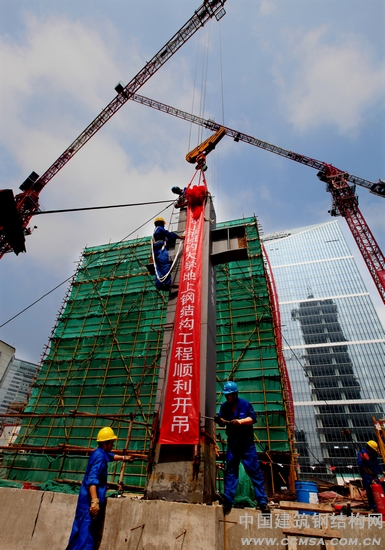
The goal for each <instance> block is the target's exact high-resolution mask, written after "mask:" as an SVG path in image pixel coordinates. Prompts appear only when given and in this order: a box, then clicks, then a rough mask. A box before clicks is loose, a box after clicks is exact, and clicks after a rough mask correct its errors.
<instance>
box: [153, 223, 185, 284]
mask: <svg viewBox="0 0 385 550" xmlns="http://www.w3.org/2000/svg"><path fill="white" fill-rule="evenodd" d="M165 223H166V222H165V220H164V219H163V218H156V219H155V220H154V225H155V229H154V234H153V244H152V246H153V251H154V261H155V266H156V271H155V286H156V288H157V289H158V290H169V289H170V288H171V287H172V286H173V285H172V280H171V272H170V271H171V265H172V262H171V261H170V258H169V254H168V251H169V248H170V246H173V245H174V244H175V241H176V239H184V237H182V236H179V235H178V234H177V233H173V232H171V231H167V229H165V227H164V226H165Z"/></svg>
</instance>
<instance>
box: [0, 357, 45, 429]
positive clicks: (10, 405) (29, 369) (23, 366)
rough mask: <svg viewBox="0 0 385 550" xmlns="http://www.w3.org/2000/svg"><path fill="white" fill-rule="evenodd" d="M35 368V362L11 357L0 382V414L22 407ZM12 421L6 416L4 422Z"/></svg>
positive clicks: (26, 397) (18, 409)
mask: <svg viewBox="0 0 385 550" xmlns="http://www.w3.org/2000/svg"><path fill="white" fill-rule="evenodd" d="M37 369H38V365H36V364H35V363H29V362H28V361H22V360H21V359H16V358H15V357H13V359H12V361H10V363H9V365H8V368H7V370H6V372H5V373H4V376H3V378H2V380H1V383H0V414H3V413H6V412H7V411H9V412H20V411H22V410H23V409H24V407H25V406H26V404H27V401H28V394H29V391H30V389H31V385H32V382H33V380H34V378H35V376H36V372H37ZM14 421H17V419H15V420H14ZM14 421H13V419H12V418H7V422H6V423H7V424H13V423H14Z"/></svg>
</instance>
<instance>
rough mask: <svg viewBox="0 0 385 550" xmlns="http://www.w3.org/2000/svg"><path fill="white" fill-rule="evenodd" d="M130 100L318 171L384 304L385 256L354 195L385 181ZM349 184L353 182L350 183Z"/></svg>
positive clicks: (376, 190) (379, 191)
mask: <svg viewBox="0 0 385 550" xmlns="http://www.w3.org/2000/svg"><path fill="white" fill-rule="evenodd" d="M131 99H132V100H133V101H136V102H137V103H141V104H142V105H147V106H148V107H152V108H153V109H157V110H158V111H163V112H164V113H168V114H170V115H173V116H176V117H178V118H182V119H184V120H187V121H189V122H192V123H194V124H197V125H199V126H203V127H205V128H207V129H208V130H212V131H215V132H218V131H219V130H222V132H221V137H222V135H228V136H230V137H232V138H234V141H244V142H245V143H249V144H250V145H254V146H255V147H259V148H261V149H265V150H266V151H270V152H271V153H275V154H277V155H280V156H282V157H285V158H288V159H290V160H293V161H295V162H299V163H300V164H304V165H306V166H310V167H311V168H315V169H316V170H318V174H317V176H318V178H319V179H320V180H321V181H323V182H325V183H326V190H327V191H328V192H329V193H331V195H332V197H333V206H332V209H331V210H330V211H329V213H330V214H331V215H332V216H343V217H344V218H345V220H346V222H347V224H348V226H349V228H350V231H351V232H352V235H353V237H354V240H355V241H356V243H357V246H358V248H359V250H360V252H361V254H362V257H363V259H364V261H365V263H366V265H367V267H368V270H369V272H370V274H371V276H372V278H373V281H374V284H375V285H376V287H377V290H378V292H379V294H380V296H381V298H382V301H383V302H384V303H385V257H384V254H383V253H382V251H381V249H380V247H379V246H378V244H377V242H376V239H375V238H374V236H373V233H372V232H371V230H370V228H369V226H368V224H367V223H366V221H365V218H364V216H363V215H362V213H361V211H360V209H359V208H358V198H357V196H356V194H355V186H356V185H359V186H361V187H365V188H366V189H369V190H370V192H371V193H373V194H375V195H378V196H380V197H385V182H384V181H382V180H378V182H371V181H368V180H365V179H363V178H360V177H358V176H353V175H352V174H348V173H347V172H344V171H343V170H340V169H339V168H336V167H334V166H332V165H331V164H327V163H326V162H322V161H319V160H316V159H312V158H310V157H306V156H305V155H300V154H298V153H293V152H292V151H288V150H286V149H282V148H281V147H278V146H276V145H271V144H270V143H267V142H266V141H262V140H260V139H257V138H255V137H252V136H248V135H247V134H243V133H242V132H238V131H237V130H232V129H231V128H227V127H225V126H222V125H221V124H218V123H217V122H214V121H213V120H210V119H204V118H201V117H198V116H196V115H192V114H190V113H186V112H185V111H181V110H180V109H175V108H174V107H170V105H166V104H164V103H160V102H159V101H154V100H153V99H149V98H147V97H144V96H140V95H137V94H134V95H133V96H132V97H131ZM349 183H350V184H352V185H349Z"/></svg>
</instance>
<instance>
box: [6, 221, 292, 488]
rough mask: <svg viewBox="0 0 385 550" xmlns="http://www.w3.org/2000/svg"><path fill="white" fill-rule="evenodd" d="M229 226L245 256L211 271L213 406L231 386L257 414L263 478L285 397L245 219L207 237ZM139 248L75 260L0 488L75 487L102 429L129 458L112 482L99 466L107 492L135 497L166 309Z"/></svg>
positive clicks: (93, 252) (286, 449)
mask: <svg viewBox="0 0 385 550" xmlns="http://www.w3.org/2000/svg"><path fill="white" fill-rule="evenodd" d="M231 225H244V226H245V230H246V244H247V248H248V256H249V257H248V259H247V260H242V261H238V262H231V263H228V264H226V265H223V266H218V267H217V268H216V271H217V381H218V383H217V391H218V403H220V402H221V401H222V397H221V393H220V392H221V388H222V386H223V383H224V382H225V381H226V380H228V379H233V380H234V381H236V382H237V384H238V386H239V388H240V395H241V396H242V397H244V398H245V399H248V400H249V401H251V402H252V404H253V405H254V408H255V410H256V411H257V412H258V413H259V416H258V422H257V424H256V426H255V437H256V444H257V451H258V452H259V453H262V455H261V456H262V457H265V458H266V457H267V463H268V468H270V473H271V472H272V468H273V462H274V457H276V456H279V457H281V455H282V453H283V455H285V456H286V458H285V459H282V457H281V458H280V459H279V460H281V462H282V461H286V463H288V462H289V461H290V451H291V443H290V441H291V437H290V433H289V431H290V430H289V429H288V421H287V411H286V406H285V403H286V398H287V396H285V391H284V386H283V384H282V372H281V368H280V365H279V361H278V354H277V345H276V340H275V333H274V323H273V316H272V308H271V301H270V297H269V289H268V285H267V281H266V273H265V267H264V262H263V257H262V254H261V244H260V240H259V234H258V226H257V221H256V219H255V218H254V217H253V218H247V219H243V220H234V221H232V222H226V223H223V224H218V225H217V227H228V226H231ZM150 240H151V239H150V238H149V237H146V238H142V239H136V240H131V241H127V242H120V243H116V244H111V245H104V246H97V247H92V248H87V249H85V250H84V252H83V256H82V261H81V263H80V265H79V268H78V270H77V272H76V274H75V277H74V280H73V282H72V284H71V288H70V290H69V294H68V296H67V298H66V300H65V303H64V305H63V309H62V311H61V312H60V314H59V317H58V321H57V324H56V327H55V328H54V331H53V333H52V337H51V339H50V342H49V347H48V350H47V353H46V355H45V357H44V359H43V361H42V365H41V368H40V371H39V373H38V376H37V379H36V381H35V383H34V384H33V388H32V393H31V397H30V400H29V402H28V406H27V408H26V409H25V411H24V414H25V416H24V417H23V419H22V424H21V429H20V432H19V435H18V438H17V440H16V443H15V445H14V446H13V447H12V448H10V449H9V450H3V451H2V453H1V458H2V460H1V463H0V480H3V483H4V484H6V483H9V482H11V481H14V482H24V483H36V484H43V485H42V487H44V488H45V489H47V490H57V486H58V485H59V486H63V485H64V484H65V485H66V487H67V489H66V490H69V489H70V488H71V487H75V488H76V486H77V484H78V483H79V482H80V481H81V479H82V477H83V474H84V470H85V467H86V463H87V460H88V455H89V449H92V448H94V447H95V439H96V435H97V433H98V431H99V430H100V428H102V427H104V426H111V427H112V428H113V429H114V431H115V433H116V435H117V436H118V439H117V444H116V449H117V450H120V451H122V452H123V451H127V450H129V452H130V454H131V455H132V456H133V458H134V460H133V462H131V463H128V464H125V466H124V472H123V471H122V464H121V463H120V462H115V463H111V464H110V466H109V468H110V470H109V474H110V476H109V481H110V483H111V487H112V488H114V487H115V488H117V487H118V483H119V481H121V480H122V479H123V483H124V486H125V489H126V490H130V491H134V492H143V490H144V487H145V483H146V466H147V462H148V459H147V457H148V452H149V450H150V446H151V442H152V435H153V430H152V423H153V416H154V412H155V398H156V391H157V381H158V368H159V359H160V355H161V351H162V342H163V331H164V326H163V325H164V321H165V316H166V310H167V300H168V295H167V293H164V292H159V291H158V290H156V288H155V285H154V279H153V276H152V275H150V273H149V271H148V269H147V264H148V262H149V258H150ZM217 435H218V444H219V448H220V449H221V448H222V450H223V449H224V446H225V437H226V436H225V433H224V431H223V430H219V429H218V431H217ZM266 453H267V454H266ZM271 453H273V454H271ZM274 453H276V454H274ZM277 453H278V454H277ZM272 456H273V458H272ZM219 470H220V468H219ZM285 475H286V476H287V475H288V474H287V472H286V473H285ZM218 479H219V483H220V481H221V476H219V478H218ZM63 490H64V489H63Z"/></svg>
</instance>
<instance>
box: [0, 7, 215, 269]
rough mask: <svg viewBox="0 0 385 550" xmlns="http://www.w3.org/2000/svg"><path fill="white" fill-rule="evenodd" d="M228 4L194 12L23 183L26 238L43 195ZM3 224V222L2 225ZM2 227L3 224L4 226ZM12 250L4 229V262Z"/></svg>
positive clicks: (0, 230) (0, 231)
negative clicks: (44, 167) (60, 150)
mask: <svg viewBox="0 0 385 550" xmlns="http://www.w3.org/2000/svg"><path fill="white" fill-rule="evenodd" d="M225 2H226V0H204V2H203V4H202V5H201V6H200V7H199V8H198V9H197V10H196V11H195V12H194V15H193V16H192V17H191V18H190V19H189V20H188V21H187V23H185V25H184V26H183V27H182V28H181V29H180V30H179V31H178V32H177V33H176V34H175V35H174V36H173V37H172V38H171V39H170V40H169V41H168V42H167V44H166V45H165V46H163V48H161V49H160V50H159V52H158V53H157V54H156V55H155V56H154V57H153V58H152V59H151V61H148V62H147V63H146V65H145V66H144V67H143V68H142V69H141V70H140V71H139V72H138V74H137V75H136V76H134V78H133V79H132V80H131V81H130V82H129V83H128V84H127V85H126V86H123V85H122V84H118V86H117V87H116V88H115V89H116V91H117V92H118V93H117V95H116V96H115V97H114V99H113V100H112V101H111V102H110V103H109V104H108V105H107V107H105V108H104V109H103V111H102V112H101V113H100V114H99V115H98V116H97V117H96V118H95V119H94V120H93V121H92V122H91V124H89V125H88V126H87V128H86V129H85V130H84V131H83V132H82V133H81V134H80V135H79V136H78V137H77V138H76V139H75V141H73V142H72V143H71V145H70V146H69V147H68V148H67V149H66V150H65V151H64V153H62V154H61V155H60V157H59V158H58V159H57V160H56V161H55V162H54V163H53V164H52V165H51V166H50V167H49V168H48V170H47V171H46V172H45V173H44V174H43V175H42V176H40V177H39V176H38V175H37V174H36V172H32V173H31V174H30V176H29V177H28V178H27V179H26V180H25V181H24V183H22V185H21V186H20V189H21V190H22V193H19V194H18V195H16V196H15V203H16V208H17V212H18V215H19V218H20V220H19V221H20V223H21V226H22V228H23V229H24V232H25V234H28V233H30V230H29V229H28V224H29V222H30V220H31V218H32V216H33V215H34V213H35V212H37V210H38V209H39V194H40V192H41V191H42V189H43V188H44V187H45V186H46V185H47V183H48V182H49V181H50V180H51V179H52V178H53V177H54V176H55V175H56V174H57V173H58V172H59V170H61V169H62V168H63V166H65V165H66V164H67V162H68V161H69V160H71V158H72V157H73V156H74V155H75V154H76V153H77V152H78V151H79V149H81V148H82V147H83V145H85V144H86V143H87V141H88V140H90V139H91V138H92V137H93V136H94V135H95V134H96V132H97V131H98V130H100V128H102V126H104V124H106V122H108V121H109V120H110V118H111V117H112V116H113V115H114V114H115V113H116V112H117V111H118V110H119V109H120V108H121V107H122V106H123V105H124V104H125V103H126V102H127V101H128V100H129V99H131V97H132V96H133V95H134V94H135V92H137V91H138V90H139V88H141V86H143V84H144V83H145V82H147V80H149V79H150V78H151V77H152V75H153V74H155V73H156V72H157V71H158V70H159V69H160V67H162V65H164V64H165V63H166V61H168V60H169V59H170V57H172V56H173V55H174V53H175V52H177V51H178V50H179V48H180V47H181V46H183V44H185V43H186V42H187V41H188V40H189V38H191V36H192V35H193V34H195V32H196V31H197V30H199V29H200V28H201V27H203V26H204V25H205V24H206V23H207V21H209V20H210V19H211V18H212V17H214V16H215V18H216V19H217V20H218V21H219V19H221V18H222V17H223V16H224V15H225V13H226V12H225V10H224V7H223V6H224V4H225ZM0 223H1V222H0ZM1 225H2V224H1ZM11 250H12V247H11V245H10V244H9V242H8V239H7V237H6V235H5V231H4V226H0V258H2V257H3V255H4V254H5V253H6V252H9V251H11ZM23 251H25V247H24V243H21V244H20V247H19V250H18V251H17V250H15V252H16V253H18V252H23Z"/></svg>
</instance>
